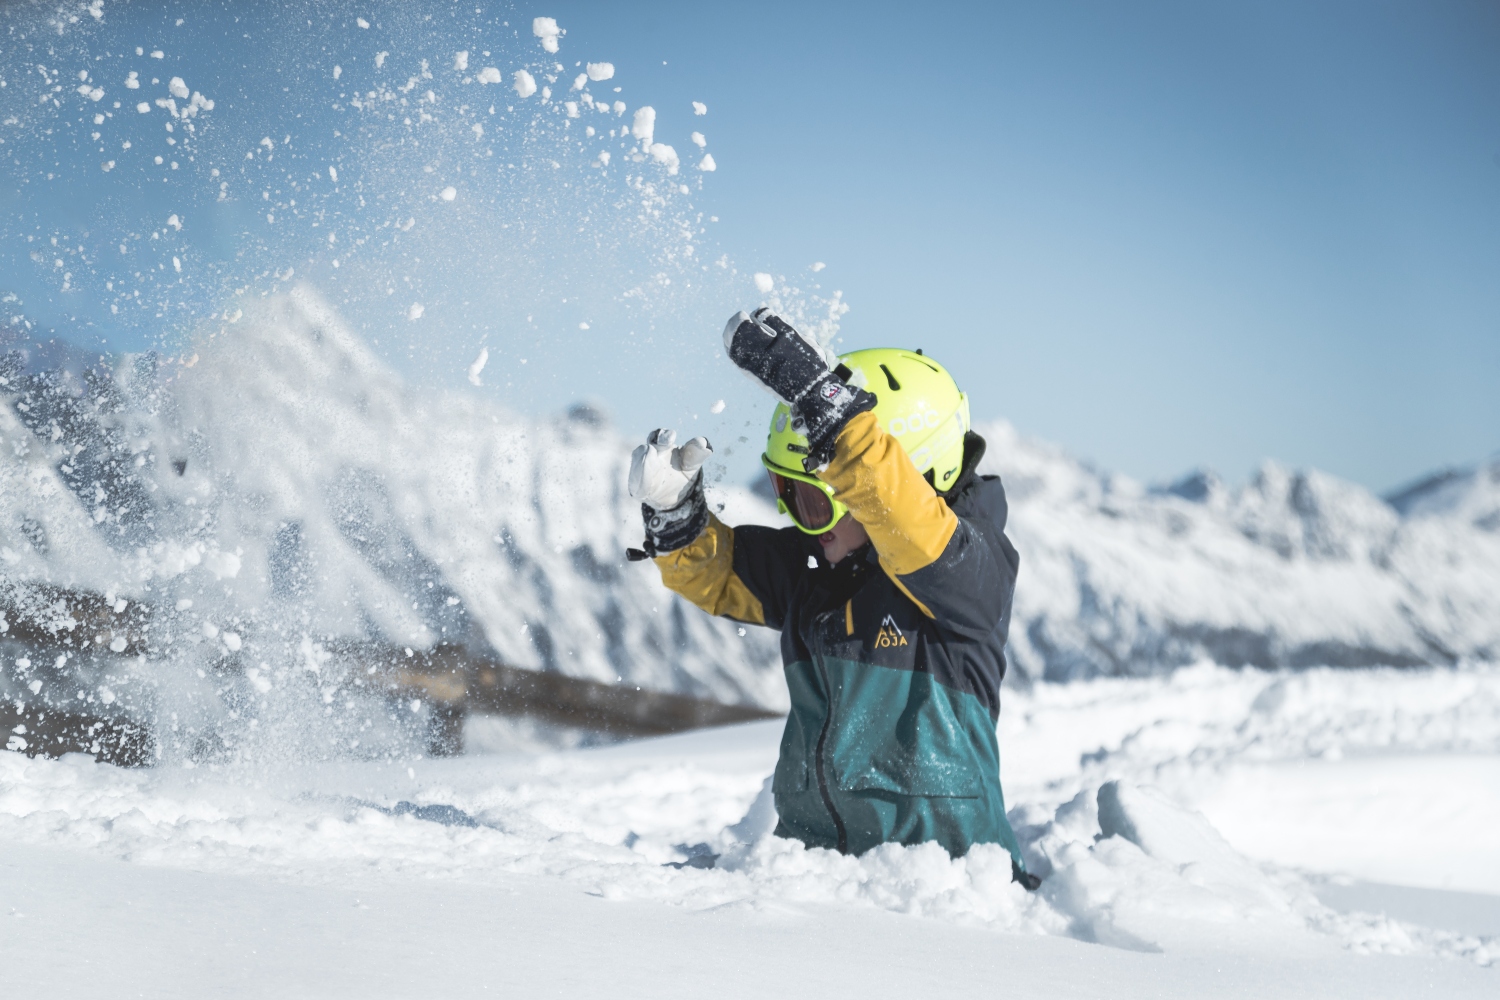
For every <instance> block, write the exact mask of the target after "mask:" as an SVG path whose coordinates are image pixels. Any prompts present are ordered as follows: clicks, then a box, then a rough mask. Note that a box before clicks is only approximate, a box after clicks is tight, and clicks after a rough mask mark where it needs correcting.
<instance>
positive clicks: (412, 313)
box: [406, 302, 427, 319]
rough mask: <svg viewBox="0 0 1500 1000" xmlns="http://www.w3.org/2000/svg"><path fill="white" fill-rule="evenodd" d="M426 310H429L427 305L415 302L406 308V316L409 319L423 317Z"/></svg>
mask: <svg viewBox="0 0 1500 1000" xmlns="http://www.w3.org/2000/svg"><path fill="white" fill-rule="evenodd" d="M426 311H427V307H426V306H424V305H422V303H420V302H413V303H412V304H411V306H410V308H408V309H407V310H406V318H407V319H421V318H422V314H423V313H424V312H426Z"/></svg>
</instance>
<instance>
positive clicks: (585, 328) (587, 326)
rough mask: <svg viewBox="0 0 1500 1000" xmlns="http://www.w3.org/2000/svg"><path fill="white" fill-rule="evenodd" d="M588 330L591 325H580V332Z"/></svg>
mask: <svg viewBox="0 0 1500 1000" xmlns="http://www.w3.org/2000/svg"><path fill="white" fill-rule="evenodd" d="M588 328H589V325H588V324H587V323H579V324H578V329H580V330H587V329H588Z"/></svg>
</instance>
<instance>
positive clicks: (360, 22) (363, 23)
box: [354, 17, 370, 28]
mask: <svg viewBox="0 0 1500 1000" xmlns="http://www.w3.org/2000/svg"><path fill="white" fill-rule="evenodd" d="M354 23H355V24H357V25H359V26H360V27H361V28H368V27H369V26H370V22H369V21H366V20H365V19H364V18H362V17H356V18H355V19H354Z"/></svg>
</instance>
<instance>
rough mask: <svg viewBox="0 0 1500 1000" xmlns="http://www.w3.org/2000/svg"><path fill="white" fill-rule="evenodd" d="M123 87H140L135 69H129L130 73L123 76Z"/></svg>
mask: <svg viewBox="0 0 1500 1000" xmlns="http://www.w3.org/2000/svg"><path fill="white" fill-rule="evenodd" d="M125 89H126V90H140V89H141V81H140V75H139V74H138V73H137V72H136V71H135V70H131V71H130V75H129V76H127V77H126V78H125Z"/></svg>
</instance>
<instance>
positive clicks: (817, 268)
mask: <svg viewBox="0 0 1500 1000" xmlns="http://www.w3.org/2000/svg"><path fill="white" fill-rule="evenodd" d="M827 266H828V265H827V264H825V263H823V262H822V261H821V260H820V261H818V262H817V263H815V264H814V265H813V266H812V269H813V273H814V274H817V273H818V272H819V271H821V270H823V268H825V267H827Z"/></svg>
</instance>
